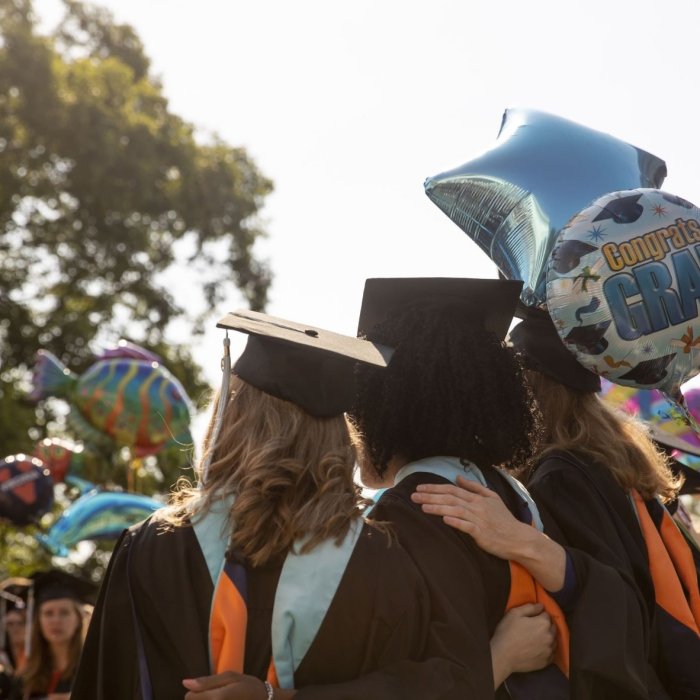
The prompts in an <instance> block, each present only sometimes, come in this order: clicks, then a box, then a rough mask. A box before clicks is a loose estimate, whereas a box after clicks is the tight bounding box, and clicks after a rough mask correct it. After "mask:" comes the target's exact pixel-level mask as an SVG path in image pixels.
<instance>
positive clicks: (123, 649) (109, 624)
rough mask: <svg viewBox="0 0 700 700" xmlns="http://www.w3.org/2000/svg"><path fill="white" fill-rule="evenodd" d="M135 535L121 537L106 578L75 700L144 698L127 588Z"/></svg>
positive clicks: (75, 687)
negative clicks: (132, 542)
mask: <svg viewBox="0 0 700 700" xmlns="http://www.w3.org/2000/svg"><path fill="white" fill-rule="evenodd" d="M130 545H131V534H130V533H129V531H128V530H125V531H124V532H123V533H122V535H121V537H120V538H119V540H118V542H117V544H116V546H115V547H114V550H113V552H112V556H111V558H110V560H109V566H108V567H107V571H106V572H105V575H104V578H103V579H102V585H101V586H100V593H99V597H98V599H97V604H96V605H95V609H94V610H93V613H92V618H91V620H90V626H89V628H88V632H87V637H86V638H85V644H84V645H83V651H82V654H81V657H80V665H79V666H78V673H77V675H76V679H75V683H74V684H73V689H72V693H71V700H117V698H127V697H128V698H134V699H135V700H138V699H139V698H140V697H141V695H140V693H139V691H138V675H137V673H136V664H137V659H136V644H135V639H134V632H133V626H132V624H131V606H130V604H129V599H128V592H127V586H126V562H127V553H128V549H129V547H130Z"/></svg>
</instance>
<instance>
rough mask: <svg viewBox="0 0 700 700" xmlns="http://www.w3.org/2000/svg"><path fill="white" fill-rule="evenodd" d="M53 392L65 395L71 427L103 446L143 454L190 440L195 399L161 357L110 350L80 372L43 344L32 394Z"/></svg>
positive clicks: (39, 395)
mask: <svg viewBox="0 0 700 700" xmlns="http://www.w3.org/2000/svg"><path fill="white" fill-rule="evenodd" d="M146 352H147V351H144V353H146ZM49 396H55V397H59V398H62V399H65V400H66V401H67V402H68V403H69V405H70V413H69V415H68V420H69V423H70V424H71V426H72V427H73V429H74V430H75V431H76V433H78V435H79V436H80V437H81V438H82V439H83V440H84V441H85V442H86V443H87V444H89V445H92V446H94V447H97V448H100V449H103V450H111V449H114V448H115V447H129V448H131V449H132V451H133V453H134V455H135V456H136V457H144V456H146V455H151V454H155V453H157V452H159V451H160V450H161V449H163V448H166V447H170V446H173V445H187V446H189V445H190V444H191V443H192V436H191V434H190V427H189V426H190V420H191V402H190V400H189V398H188V397H187V394H186V393H185V390H184V388H183V387H182V385H181V384H180V382H179V381H178V380H177V379H176V378H175V377H174V376H173V375H172V374H171V373H170V372H169V371H168V370H167V369H166V368H165V367H163V365H161V364H160V363H159V362H156V361H154V360H150V359H146V355H144V356H143V357H138V356H135V354H134V352H133V350H128V351H126V352H125V353H124V354H121V353H119V351H118V350H117V351H115V350H112V351H109V352H108V353H106V355H102V356H100V357H98V358H97V360H96V362H95V363H94V364H93V365H91V366H90V367H88V369H87V370H86V371H85V372H84V373H83V374H82V375H80V376H78V375H76V374H75V373H73V372H71V371H70V370H69V369H68V368H67V367H66V366H65V365H64V364H63V363H62V362H61V361H60V360H59V359H58V358H57V357H55V356H54V355H52V354H51V353H50V352H47V351H46V350H40V351H39V353H38V355H37V361H36V364H35V366H34V374H33V390H32V392H31V394H30V398H31V399H32V400H35V401H39V400H41V399H44V398H46V397H49Z"/></svg>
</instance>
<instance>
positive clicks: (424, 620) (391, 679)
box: [71, 520, 481, 700]
mask: <svg viewBox="0 0 700 700" xmlns="http://www.w3.org/2000/svg"><path fill="white" fill-rule="evenodd" d="M159 530H160V528H159V527H157V526H156V524H155V523H154V522H153V521H152V520H147V521H145V523H143V524H140V525H138V526H135V527H133V528H131V529H130V530H128V531H126V532H125V533H124V534H123V535H122V537H121V539H120V540H119V542H118V543H117V545H116V548H115V550H114V553H113V555H112V558H111V560H110V564H109V568H108V570H107V573H106V575H105V579H104V581H103V583H102V586H101V590H100V595H99V599H98V602H97V605H96V607H95V610H94V613H93V616H92V622H91V625H90V628H89V631H88V636H87V639H86V642H85V646H84V648H83V655H82V659H81V663H80V667H79V669H78V677H77V679H76V682H75V685H74V688H73V694H72V696H71V698H72V700H125V699H126V698H129V699H130V700H131V699H134V700H138V699H139V698H142V694H141V691H140V689H139V688H140V686H139V671H138V659H137V637H136V629H137V626H138V629H139V631H140V635H141V638H142V645H143V649H144V655H145V658H146V660H147V664H148V669H149V675H150V678H151V683H152V686H153V697H154V698H155V699H156V700H161V699H165V700H175V699H176V698H182V697H183V696H184V694H185V690H184V688H183V687H182V684H181V681H182V679H183V678H193V677H198V676H205V675H209V673H210V670H209V659H208V621H209V613H210V605H211V599H212V594H213V585H212V581H211V577H210V575H209V572H208V569H207V566H206V563H205V560H204V557H203V556H202V553H201V550H200V548H199V544H198V543H197V540H196V536H195V534H194V532H193V530H192V528H190V527H181V528H176V529H174V530H170V531H169V532H166V533H162V532H159ZM281 566H282V562H279V563H277V564H275V565H270V566H267V567H261V568H258V569H248V595H249V605H248V612H249V619H248V627H247V637H246V660H245V669H244V671H245V673H248V674H252V675H256V676H258V677H259V678H264V677H265V675H266V672H267V668H268V665H269V661H270V655H271V639H270V622H271V617H272V609H273V603H274V596H275V590H276V587H277V580H278V578H279V575H280V571H281ZM127 572H128V573H127ZM309 575H310V576H313V575H316V572H309ZM130 590H131V595H132V596H133V603H134V605H133V609H132V604H131V601H130V593H129V591H130ZM135 619H138V625H137V626H136V625H135ZM442 637H443V630H442V629H441V628H440V626H439V625H438V627H437V629H436V628H435V625H433V623H432V621H431V610H430V599H429V595H428V592H427V590H426V586H425V583H424V581H423V578H422V577H421V575H420V573H419V572H418V570H417V568H416V567H415V565H414V564H413V562H412V560H411V559H410V558H409V557H408V556H407V555H406V554H405V552H404V551H403V549H402V548H401V547H399V546H398V545H396V544H394V545H391V546H389V541H388V539H387V537H386V536H385V535H384V534H383V533H381V532H380V531H379V530H377V529H376V528H374V527H371V526H369V525H365V526H364V528H363V531H362V534H361V535H360V538H359V540H358V542H357V545H356V546H355V549H354V551H353V553H352V555H351V557H350V560H349V562H348V565H347V568H346V571H345V574H344V575H343V577H342V579H341V581H340V584H339V587H338V590H337V591H336V594H335V597H334V598H333V601H332V603H331V605H330V607H329V609H328V612H327V614H326V617H325V619H324V621H323V623H322V625H321V627H320V629H319V632H318V634H317V636H316V638H315V640H314V642H313V643H312V645H311V647H310V649H309V651H308V652H307V654H306V656H305V657H304V659H303V660H302V662H301V665H300V666H299V668H298V670H297V672H296V674H295V685H296V687H297V688H300V691H299V692H298V693H297V696H296V697H297V698H298V699H299V700H315V699H317V698H324V699H325V700H341V699H347V700H350V699H355V698H357V699H358V700H359V699H360V698H362V699H363V700H375V699H376V700H387V699H389V700H390V699H391V698H397V699H398V698H402V699H404V700H411V699H415V700H419V699H420V700H431V699H433V698H434V699H438V698H439V699H444V700H453V699H454V700H457V699H458V698H459V699H461V700H463V699H464V698H467V697H469V695H467V694H466V693H465V687H464V686H463V685H461V684H460V683H461V678H462V677H463V676H464V675H465V673H466V672H465V671H464V667H463V665H462V662H461V661H459V660H454V661H453V659H455V658H456V657H455V654H456V653H457V651H456V650H453V649H450V648H449V641H450V640H449V638H448V639H447V641H446V642H445V643H440V642H439V641H437V640H439V639H440V638H442ZM433 639H435V641H431V640H433ZM432 650H435V651H443V652H444V655H443V656H442V657H440V658H438V657H437V655H433V654H432ZM473 697H481V696H473Z"/></svg>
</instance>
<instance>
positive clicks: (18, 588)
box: [0, 577, 32, 613]
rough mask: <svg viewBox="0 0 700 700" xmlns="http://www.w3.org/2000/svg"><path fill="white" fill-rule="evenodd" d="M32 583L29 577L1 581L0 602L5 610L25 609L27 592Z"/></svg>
mask: <svg viewBox="0 0 700 700" xmlns="http://www.w3.org/2000/svg"><path fill="white" fill-rule="evenodd" d="M31 585H32V581H31V580H30V579H28V578H19V577H15V578H8V579H5V580H4V581H1V582H0V599H1V600H0V602H1V603H2V606H3V609H4V611H5V612H6V613H7V612H10V610H15V609H17V610H24V609H25V608H26V607H27V593H28V592H29V588H30V587H31Z"/></svg>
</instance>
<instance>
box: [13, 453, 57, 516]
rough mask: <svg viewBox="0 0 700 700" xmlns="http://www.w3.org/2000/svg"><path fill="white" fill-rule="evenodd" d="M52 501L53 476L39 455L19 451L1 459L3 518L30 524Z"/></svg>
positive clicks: (46, 511) (45, 510)
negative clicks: (19, 452) (33, 455)
mask: <svg viewBox="0 0 700 700" xmlns="http://www.w3.org/2000/svg"><path fill="white" fill-rule="evenodd" d="M52 505H53V480H52V479H51V474H50V473H49V470H48V469H46V467H45V466H44V464H43V462H42V461H41V460H40V459H38V458H37V457H31V456H29V455H24V454H17V455H10V456H9V457H5V459H3V460H0V520H2V519H4V520H9V521H10V522H11V523H12V524H13V525H31V524H32V523H36V522H37V521H38V520H39V518H40V517H41V516H42V515H44V514H45V513H48V512H49V510H51V506H52Z"/></svg>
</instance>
